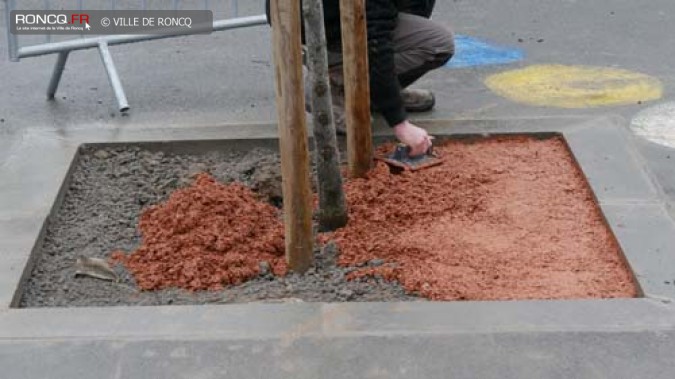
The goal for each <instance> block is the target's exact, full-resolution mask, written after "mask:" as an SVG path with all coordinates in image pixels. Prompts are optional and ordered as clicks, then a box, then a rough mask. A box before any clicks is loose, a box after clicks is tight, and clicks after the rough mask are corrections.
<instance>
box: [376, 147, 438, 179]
mask: <svg viewBox="0 0 675 379" xmlns="http://www.w3.org/2000/svg"><path fill="white" fill-rule="evenodd" d="M375 159H377V160H378V161H382V162H384V163H386V164H388V165H389V168H390V169H391V170H392V172H400V171H419V170H423V169H425V168H429V167H434V166H438V165H440V164H442V163H443V158H441V157H440V156H438V155H437V154H436V153H434V151H433V146H432V147H430V148H429V150H427V152H426V153H424V154H422V155H418V156H414V157H412V156H410V146H408V145H405V144H402V143H399V144H397V145H396V147H395V148H394V151H393V152H391V153H389V154H387V155H379V156H376V157H375Z"/></svg>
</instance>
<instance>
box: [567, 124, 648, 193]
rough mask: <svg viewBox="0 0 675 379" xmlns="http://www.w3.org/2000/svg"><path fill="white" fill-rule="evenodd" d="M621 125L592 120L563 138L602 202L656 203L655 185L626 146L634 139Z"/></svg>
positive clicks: (630, 147) (630, 144) (633, 153)
mask: <svg viewBox="0 0 675 379" xmlns="http://www.w3.org/2000/svg"><path fill="white" fill-rule="evenodd" d="M624 125H625V121H624V122H623V123H622V122H620V121H619V120H610V119H602V120H594V121H593V122H592V123H589V124H587V125H586V126H581V127H579V128H577V129H576V130H573V131H569V132H566V133H565V138H566V140H567V143H568V144H569V145H570V148H571V150H572V153H573V154H574V157H575V158H576V160H577V161H578V162H579V164H581V166H582V167H583V170H584V174H585V175H586V179H587V180H588V182H589V183H590V184H591V186H592V187H593V190H594V192H595V195H596V196H597V198H598V200H599V201H600V202H601V203H602V202H607V201H636V202H650V201H651V202H653V201H659V200H661V199H659V193H658V191H657V189H656V185H655V183H654V182H653V181H652V178H650V177H649V175H648V174H647V173H646V171H645V166H644V165H643V162H640V161H638V159H637V153H636V151H635V150H634V147H633V145H632V143H629V139H632V138H633V137H632V136H631V135H630V133H629V132H628V129H627V128H625V126H624Z"/></svg>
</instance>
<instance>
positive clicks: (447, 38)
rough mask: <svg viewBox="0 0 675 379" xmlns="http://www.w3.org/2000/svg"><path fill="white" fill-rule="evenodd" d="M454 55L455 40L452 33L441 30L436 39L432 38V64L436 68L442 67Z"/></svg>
mask: <svg viewBox="0 0 675 379" xmlns="http://www.w3.org/2000/svg"><path fill="white" fill-rule="evenodd" d="M453 55H455V38H454V36H453V35H452V32H450V31H449V30H447V29H445V28H443V30H442V32H439V33H438V35H437V36H436V38H434V58H433V63H434V64H435V65H436V66H437V67H440V66H443V65H444V64H446V63H448V61H449V60H450V59H451V58H452V56H453Z"/></svg>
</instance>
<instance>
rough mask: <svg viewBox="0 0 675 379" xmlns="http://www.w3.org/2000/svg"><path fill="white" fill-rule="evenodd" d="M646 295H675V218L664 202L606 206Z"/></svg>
mask: <svg viewBox="0 0 675 379" xmlns="http://www.w3.org/2000/svg"><path fill="white" fill-rule="evenodd" d="M602 209H603V211H604V214H605V216H606V217H607V219H608V220H609V221H610V223H611V224H612V225H615V227H614V228H613V231H614V234H615V235H616V236H617V238H618V240H619V243H620V245H621V249H622V250H623V252H624V254H625V256H626V258H627V259H628V261H629V262H630V265H631V268H632V269H633V272H634V273H635V275H636V277H637V279H638V281H639V283H640V286H641V287H642V290H643V292H644V293H645V295H646V296H653V297H667V298H671V299H675V222H673V220H672V219H671V218H670V217H669V215H668V211H667V210H666V209H665V208H664V206H663V205H638V204H605V205H603V206H602Z"/></svg>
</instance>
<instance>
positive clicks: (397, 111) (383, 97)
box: [366, 0, 407, 126]
mask: <svg viewBox="0 0 675 379" xmlns="http://www.w3.org/2000/svg"><path fill="white" fill-rule="evenodd" d="M366 19H367V24H368V65H369V68H370V98H371V103H372V107H373V109H374V110H376V111H378V112H380V113H381V114H382V116H383V117H384V118H385V120H387V123H388V124H389V126H395V125H396V124H399V123H401V122H403V121H405V120H406V119H407V115H406V112H405V110H404V108H403V99H402V98H401V86H400V84H399V82H398V77H397V76H396V71H395V69H394V45H393V42H392V33H393V31H394V29H395V28H396V24H397V23H398V9H397V5H396V4H395V2H394V1H392V0H367V1H366Z"/></svg>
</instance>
